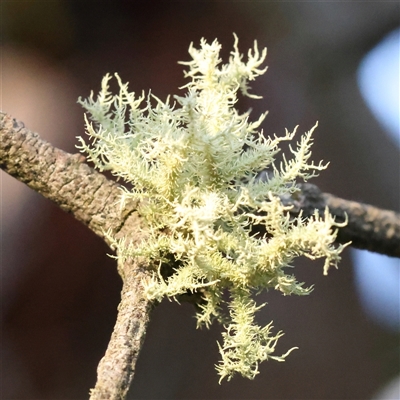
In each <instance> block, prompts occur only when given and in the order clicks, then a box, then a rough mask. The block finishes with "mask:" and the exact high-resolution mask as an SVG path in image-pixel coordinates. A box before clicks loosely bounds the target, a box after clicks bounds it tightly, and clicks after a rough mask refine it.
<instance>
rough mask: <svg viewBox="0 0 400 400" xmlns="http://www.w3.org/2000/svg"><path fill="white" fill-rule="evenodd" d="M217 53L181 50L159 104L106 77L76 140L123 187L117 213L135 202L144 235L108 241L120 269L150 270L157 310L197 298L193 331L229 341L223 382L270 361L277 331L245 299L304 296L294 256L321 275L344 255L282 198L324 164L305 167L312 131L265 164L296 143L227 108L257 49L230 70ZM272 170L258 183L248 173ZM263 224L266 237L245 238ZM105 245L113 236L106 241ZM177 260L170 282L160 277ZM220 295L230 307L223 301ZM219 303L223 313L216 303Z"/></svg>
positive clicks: (328, 222) (329, 231) (249, 73)
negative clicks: (178, 77) (213, 327)
mask: <svg viewBox="0 0 400 400" xmlns="http://www.w3.org/2000/svg"><path fill="white" fill-rule="evenodd" d="M220 48H221V46H220V44H219V43H218V42H217V41H214V42H213V43H212V44H208V43H206V41H205V40H201V46H200V49H196V48H194V47H193V45H191V46H190V48H189V53H190V55H191V57H192V60H191V61H189V62H184V63H182V64H184V65H186V66H188V68H189V69H188V71H187V72H186V74H185V75H186V77H189V78H191V81H190V82H189V83H188V84H187V85H186V86H185V88H186V89H187V93H186V95H184V96H174V99H175V100H174V102H173V103H172V102H171V100H170V99H169V98H168V99H167V100H166V102H163V101H161V100H160V99H158V98H156V97H155V96H153V95H148V96H147V97H145V96H144V95H142V96H140V97H138V98H137V97H135V94H134V93H130V92H129V91H128V86H127V84H124V83H122V82H121V80H120V78H119V76H118V75H115V76H116V78H117V81H118V84H119V87H120V89H119V94H117V95H112V94H111V93H110V91H109V86H108V82H109V80H110V79H111V77H110V76H109V75H107V76H105V77H104V79H103V82H102V89H101V92H100V94H99V95H98V97H97V99H96V100H95V99H94V98H93V94H92V95H91V96H90V98H89V99H88V100H85V101H81V100H80V103H81V104H82V105H83V106H84V108H85V109H86V110H87V111H88V113H89V114H90V119H91V120H92V121H94V125H93V124H92V123H90V122H89V121H88V120H87V119H86V124H87V133H88V134H89V136H90V137H91V139H92V140H91V143H90V144H86V143H85V142H84V140H83V139H80V140H81V146H80V148H81V150H82V151H84V152H86V154H87V155H88V159H89V160H91V161H93V162H94V164H95V166H96V167H97V168H98V169H100V170H101V171H103V170H110V171H111V172H112V173H113V174H114V175H116V176H117V177H119V178H122V179H123V180H124V181H126V182H128V183H130V184H132V186H133V188H132V189H127V188H126V189H124V190H123V193H122V196H121V207H123V205H124V202H125V201H126V200H127V199H128V198H133V199H139V200H142V202H141V205H140V209H139V211H140V213H141V215H142V216H143V217H144V218H145V219H146V221H147V223H148V226H149V229H150V236H149V238H148V240H146V241H145V242H143V243H142V244H141V245H140V246H138V247H133V246H131V245H130V244H129V243H126V242H125V241H124V240H122V241H114V245H115V247H116V248H117V254H118V258H119V263H122V262H123V261H124V259H126V258H127V257H145V258H146V259H147V260H148V261H149V262H150V264H151V265H157V266H158V267H157V268H156V270H155V272H154V274H153V276H152V278H151V279H149V280H148V281H147V282H144V284H145V288H146V294H147V296H148V298H149V299H152V300H161V299H162V298H164V297H166V296H167V297H170V298H171V297H175V296H178V295H181V294H185V293H187V292H194V291H201V293H202V296H203V302H202V303H201V304H200V311H199V312H198V314H197V321H198V326H201V325H205V326H207V327H208V326H209V325H210V324H211V323H212V322H213V320H215V319H216V320H219V321H220V322H221V323H222V324H223V325H224V326H225V329H226V331H225V332H224V333H223V334H222V335H223V343H222V344H219V349H220V352H221V356H222V360H221V362H220V364H219V365H218V366H217V370H218V373H219V374H220V376H221V379H223V378H224V377H227V378H228V380H229V379H230V378H231V377H232V375H233V374H234V373H235V372H239V373H241V374H242V375H243V376H245V377H247V378H251V379H252V378H254V376H255V375H256V374H257V373H258V365H259V363H260V362H261V361H264V360H266V359H268V358H272V359H275V360H278V361H283V360H284V358H285V356H286V355H287V354H288V353H289V352H290V351H289V352H288V353H286V354H284V355H282V356H273V355H272V354H273V352H274V350H275V346H276V342H277V340H278V338H279V337H280V336H282V333H281V332H279V333H277V334H272V333H271V330H272V326H271V324H268V325H267V326H265V327H261V326H259V325H257V323H256V322H255V321H254V316H255V313H256V311H258V310H259V309H260V308H261V307H263V305H257V304H256V302H255V300H254V295H255V294H257V293H259V292H260V291H262V290H263V289H270V288H272V289H276V290H279V291H281V292H282V293H283V294H285V295H290V294H297V295H306V294H308V293H310V291H311V288H305V287H303V283H299V282H297V281H296V278H295V277H294V276H293V275H292V274H289V273H288V272H287V271H286V270H287V268H288V267H290V266H292V263H293V260H294V259H295V258H296V257H299V256H306V257H309V258H310V259H316V258H321V257H322V258H325V266H324V273H325V274H326V273H327V271H328V268H329V267H330V266H331V265H334V266H336V264H337V262H338V261H339V259H340V256H339V254H340V252H341V250H342V247H340V246H339V247H336V248H335V247H334V245H333V242H334V240H335V237H336V231H335V226H338V225H337V224H336V223H335V221H334V220H333V218H332V217H331V215H330V214H329V213H328V212H327V211H326V212H325V215H324V217H323V218H321V217H320V216H319V215H318V213H315V215H314V216H313V217H312V218H309V219H305V218H302V217H301V216H300V217H298V218H296V219H291V218H290V216H289V213H288V210H289V207H285V206H284V205H283V204H282V202H281V200H280V196H282V195H285V194H288V193H294V192H295V191H296V190H298V189H297V188H296V179H297V180H298V179H301V180H303V181H306V180H307V179H309V178H311V177H313V176H315V175H316V174H317V172H318V171H320V170H322V169H324V168H325V166H324V165H322V164H318V165H315V164H313V163H312V162H309V158H310V156H311V152H310V146H311V144H312V137H311V135H312V132H313V130H314V128H315V127H314V128H313V129H311V131H310V132H308V133H306V134H305V135H304V136H303V137H302V138H301V139H300V142H299V143H297V148H296V149H292V148H291V152H292V153H293V157H292V158H291V159H289V160H287V159H286V158H283V160H284V161H283V162H282V163H281V165H280V166H279V168H278V167H277V166H276V165H275V164H274V160H275V157H276V154H277V153H278V152H279V144H280V142H282V141H287V140H291V139H292V138H293V136H294V134H295V132H293V133H289V132H288V131H286V134H285V135H284V136H282V137H277V136H273V137H264V135H263V134H262V132H261V133H260V132H258V131H257V129H258V128H259V126H260V124H261V122H262V121H263V119H264V118H265V115H266V114H263V115H261V117H260V118H259V119H258V120H257V121H255V122H250V121H249V113H244V114H240V113H239V112H238V111H237V110H236V109H235V108H234V105H235V103H236V101H237V93H238V91H239V90H240V91H241V92H242V94H244V95H246V96H249V97H253V98H256V97H257V96H254V95H250V94H249V92H248V90H249V87H248V85H247V83H248V81H251V80H253V79H255V78H256V77H257V76H259V75H261V74H263V73H264V72H265V70H266V69H260V66H261V64H262V63H263V62H264V59H265V56H266V51H265V50H263V51H262V53H261V54H260V53H259V51H258V48H257V45H256V43H255V45H254V49H253V50H250V51H249V52H248V57H247V62H244V61H243V57H242V55H241V54H240V53H239V51H238V46H237V38H236V36H235V44H234V50H233V51H232V52H231V57H230V60H229V63H227V64H224V65H220V59H219V52H220ZM265 169H269V170H270V173H269V174H268V175H267V178H266V179H264V180H261V179H257V174H259V173H260V172H261V171H263V170H265ZM254 225H258V226H263V228H264V229H265V231H266V235H265V236H264V237H257V236H255V235H253V234H252V228H253V226H254ZM110 235H111V236H112V234H110ZM171 260H173V261H174V264H173V265H174V266H175V269H174V270H173V273H171V274H169V275H166V274H165V271H163V270H162V269H163V268H164V267H165V264H166V263H168V262H169V263H171ZM226 292H228V293H229V300H226V297H224V296H225V294H226ZM226 302H227V303H228V307H227V310H226V307H224V304H226Z"/></svg>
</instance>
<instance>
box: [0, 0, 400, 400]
mask: <svg viewBox="0 0 400 400" xmlns="http://www.w3.org/2000/svg"><path fill="white" fill-rule="evenodd" d="M0 11H1V20H0V23H1V38H2V43H1V79H0V83H1V90H0V95H1V97H0V103H1V104H0V106H1V109H2V110H3V111H6V112H8V113H10V114H12V115H13V116H14V117H15V118H17V119H20V120H22V121H24V123H25V125H26V126H27V127H28V128H30V129H32V130H34V131H37V132H39V133H40V135H41V136H42V137H43V138H45V139H46V140H49V141H50V142H51V143H53V144H54V145H56V146H58V147H60V148H63V149H65V150H66V151H70V152H75V151H76V150H75V145H76V143H77V141H76V136H79V135H83V134H84V124H83V112H82V109H81V108H80V106H79V105H78V104H77V103H76V100H77V98H78V97H79V96H83V97H87V96H88V95H89V94H90V91H91V90H94V91H95V92H96V91H98V90H99V87H100V81H101V78H102V76H103V75H105V74H106V73H108V72H110V73H113V72H118V73H119V74H120V76H121V77H122V79H123V80H124V81H129V82H130V89H131V90H134V91H136V92H139V93H140V92H141V91H142V90H144V91H148V90H150V89H151V91H152V93H154V94H155V95H157V96H158V97H160V98H161V99H165V97H166V96H167V95H168V94H179V93H180V91H179V90H178V89H177V88H178V87H179V86H182V85H183V84H185V80H184V78H183V73H182V66H181V65H178V64H177V61H178V60H188V59H189V58H188V57H189V56H188V53H187V49H188V46H189V44H190V42H193V43H194V44H195V45H198V43H199V41H200V38H201V37H205V38H206V39H207V40H209V41H211V40H213V39H215V38H218V40H219V41H220V42H221V43H222V45H223V51H222V56H223V59H224V60H225V61H226V60H227V58H228V56H229V52H230V50H231V48H232V45H233V35H232V33H233V32H235V33H236V34H237V35H238V36H239V38H240V42H239V46H240V49H241V50H242V51H243V52H244V53H245V52H247V49H248V48H249V47H250V46H252V45H253V41H254V40H255V39H256V40H257V41H258V44H259V46H260V47H268V56H267V64H268V66H269V69H268V71H267V73H266V74H265V75H264V76H262V77H260V78H258V80H257V81H255V82H254V83H253V85H252V86H253V92H254V93H256V94H259V95H262V96H263V100H261V101H260V100H251V101H248V100H243V101H241V103H240V107H243V108H244V109H247V108H250V107H251V108H252V109H253V115H254V118H256V117H257V116H258V115H259V114H260V113H261V112H263V111H265V110H269V115H268V117H267V119H266V121H265V123H264V125H263V128H264V132H265V134H267V135H268V134H273V133H276V134H278V135H279V134H282V133H283V132H284V129H285V128H288V129H289V130H292V129H293V128H294V127H295V126H296V125H300V128H299V129H300V131H306V130H309V129H310V128H311V127H312V126H313V125H314V123H315V121H317V120H318V121H319V127H318V130H317V133H316V135H315V145H314V152H313V155H314V159H315V160H316V161H319V160H321V159H323V160H324V161H330V166H329V168H328V169H327V170H326V171H324V172H323V173H322V174H321V176H320V177H319V178H316V179H314V183H316V184H317V185H318V186H319V187H320V188H321V189H322V190H323V191H326V192H331V193H334V194H336V195H338V196H341V197H343V198H347V199H351V200H356V201H362V202H366V203H370V204H373V205H376V206H379V207H383V208H388V209H393V210H396V211H399V192H400V191H399V182H400V179H399V147H398V145H397V144H396V136H397V137H398V115H397V125H396V124H395V125H394V130H393V128H390V127H389V128H388V127H387V121H386V119H385V118H387V117H385V116H383V117H382V115H380V114H379V112H377V111H376V109H374V108H372V111H371V109H370V108H369V104H370V100H366V99H367V98H368V93H367V92H368V90H369V93H370V94H369V98H371V97H372V98H378V99H382V98H387V96H386V97H385V93H387V92H388V91H391V92H392V93H394V99H395V100H394V101H396V99H397V102H398V97H399V88H398V74H397V81H396V79H394V81H389V87H388V88H387V87H386V89H385V86H384V84H383V83H379V82H382V81H380V80H379V79H380V78H382V77H388V76H389V74H388V73H387V72H386V70H385V69H384V68H385V67H386V66H387V65H390V66H392V67H393V63H394V64H395V65H394V70H395V71H396V68H397V72H399V71H398V69H399V67H398V63H399V60H398V58H399V56H398V51H399V39H398V34H397V36H395V39H394V47H392V52H391V53H390V54H392V56H393V48H394V54H397V58H396V56H395V57H394V61H393V57H392V59H391V60H390V59H389V58H386V59H384V58H381V59H380V61H378V67H379V68H381V69H376V68H375V69H373V68H372V67H371V68H372V69H371V68H369V69H368V68H367V67H368V65H370V64H366V63H367V61H366V60H367V59H366V58H365V57H366V56H367V55H368V54H369V52H370V51H371V50H373V49H374V48H376V46H379V43H380V42H381V41H382V40H385V38H387V35H390V34H392V35H393V31H394V30H396V29H398V27H399V25H400V21H399V16H400V3H399V2H378V1H377V2H356V1H354V2H350V1H347V2H325V1H318V2H300V1H299V2H269V1H241V2H236V1H202V2H200V1H181V2H179V1H178V2H176V1H120V0H114V1H108V2H104V1H101V2H97V1H81V0H70V1H62V0H53V1H23V2H21V1H2V2H1V4H0ZM394 35H396V33H395V34H394ZM396 38H397V39H396ZM396 45H397V53H396ZM396 62H397V64H396ZM365 65H367V67H366V66H365ZM392 69H393V68H392ZM368 70H369V71H370V74H369V75H368V73H367V72H365V71H368ZM371 71H372V72H371ZM395 75H396V74H395ZM363 82H364V83H363ZM365 82H370V83H371V82H373V83H375V86H373V87H372V88H371V87H370V89H366V88H367V86H365ZM386 82H388V80H387V79H386ZM360 85H361V87H362V88H363V89H361V90H360ZM382 93H383V94H382ZM363 95H364V96H366V97H365V98H363ZM378 95H380V96H383V97H378ZM378 103H380V104H382V103H383V104H385V103H384V100H380V101H379V102H378ZM397 104H398V103H397ZM384 108H385V109H387V108H388V106H386V107H384ZM395 108H396V107H395ZM397 108H398V105H397ZM385 121H386V122H385ZM395 121H396V120H395ZM396 126H397V128H396ZM388 129H389V130H390V129H392V131H393V132H394V138H393V136H390V135H388V134H387V133H388ZM396 129H397V132H396ZM1 185H2V188H1V285H2V286H1V323H2V325H1V332H2V336H1V343H0V344H1V398H2V399H85V398H87V397H88V391H89V388H90V387H93V385H94V382H95V378H96V366H97V363H98V361H99V359H100V358H101V356H102V355H103V354H104V351H105V348H106V345H107V342H108V339H109V336H110V334H111V331H112V328H113V324H114V320H115V316H116V308H117V305H118V300H119V291H120V289H121V281H120V278H119V276H118V274H117V271H116V268H115V267H116V266H115V263H114V261H113V260H112V259H110V258H109V257H107V256H106V253H107V252H108V249H107V247H106V246H105V245H104V244H103V243H102V241H101V240H100V239H98V238H97V237H95V236H94V235H93V234H92V233H91V232H89V231H88V230H87V229H86V228H85V227H84V226H83V225H81V224H80V223H78V222H77V221H75V220H74V219H73V218H72V217H71V216H70V215H67V214H65V213H63V212H62V211H60V210H59V209H58V208H57V207H56V206H54V205H53V204H52V203H51V202H50V201H47V200H45V199H44V198H42V197H41V196H39V195H38V194H36V193H34V192H33V191H31V190H30V189H28V188H26V187H25V186H24V185H22V184H20V183H19V182H17V181H15V180H14V179H13V178H10V177H9V176H7V175H6V174H5V173H3V172H1ZM386 259H387V261H389V262H391V265H390V266H388V264H386V263H385V257H376V258H373V259H371V258H369V256H368V254H367V253H366V252H353V251H351V250H350V249H347V250H346V251H345V252H344V254H343V261H342V263H341V264H340V268H339V269H338V270H332V271H331V272H330V274H329V276H328V277H324V276H323V275H322V266H321V263H318V262H317V263H313V262H310V261H306V260H299V262H298V263H296V270H295V271H296V274H297V276H298V278H299V280H301V281H305V282H306V283H307V284H309V285H315V289H314V292H313V293H312V294H311V295H310V296H307V297H302V298H296V297H284V296H282V295H280V294H277V293H273V292H269V293H266V294H264V295H263V296H262V299H261V301H266V302H268V306H267V307H265V308H264V309H263V310H262V312H260V313H259V316H258V317H259V322H260V323H267V322H269V321H270V320H273V321H274V325H275V327H276V330H283V331H284V332H285V333H286V334H285V336H284V337H283V338H282V339H281V340H280V344H279V346H278V349H277V352H282V353H283V352H285V351H286V350H287V349H288V348H290V347H293V346H298V347H299V348H300V349H299V350H297V351H295V352H293V353H292V354H291V355H290V357H288V359H287V360H286V362H284V363H277V362H274V361H269V362H265V363H263V364H262V365H261V367H260V374H259V375H258V376H257V378H256V379H255V380H254V381H248V380H245V379H243V378H241V377H235V378H234V379H233V380H232V381H231V382H229V383H227V382H224V383H223V384H222V385H219V384H218V377H217V375H216V373H215V371H214V364H215V363H217V362H218V360H219V354H218V349H217V344H216V341H217V340H218V339H219V337H220V328H219V327H218V326H214V327H213V328H212V329H211V330H210V331H207V330H196V329H195V319H194V318H193V316H194V309H193V307H192V306H191V305H189V304H183V305H181V306H179V305H178V304H176V303H174V302H168V301H164V302H163V303H162V304H161V305H160V306H159V307H157V308H156V310H155V311H154V313H153V315H152V320H151V323H150V327H149V330H148V334H147V337H146V342H145V345H144V348H143V352H142V354H141V356H140V359H139V362H138V365H137V373H136V376H135V380H134V383H133V386H132V389H131V391H130V395H129V398H130V399H261V398H263V399H351V400H354V399H372V398H374V399H375V398H376V399H378V398H381V399H383V398H386V399H391V400H393V399H398V398H399V382H398V381H396V380H395V379H396V376H398V374H399V356H400V343H399V339H400V336H399V325H400V323H399V308H398V307H399V306H398V303H399V264H398V260H394V259H389V258H386ZM385 271H386V272H387V271H392V274H391V275H385V274H384V272H385ZM367 275H368V276H370V277H371V279H370V280H369V281H368V280H366V279H365V277H366V276H367ZM371 280H372V282H373V283H372V285H371V283H370V282H371ZM371 289H372V292H371ZM389 289H390V290H389ZM369 290H370V291H369ZM382 292H383V293H386V294H388V293H391V295H390V296H386V297H385V298H383V300H382V295H381V293H382ZM373 296H376V297H373ZM388 298H389V300H388ZM378 303H379V304H382V307H381V308H379V307H378V306H377V304H378ZM379 304H378V305H379ZM371 306H372V308H371ZM385 310H386V311H388V310H389V313H386V314H388V315H386V314H385V313H384V311H385ZM385 315H386V316H385ZM387 385H389V386H387ZM390 385H391V386H390ZM385 390H386V392H385ZM390 390H391V392H390ZM385 396H386V397H385Z"/></svg>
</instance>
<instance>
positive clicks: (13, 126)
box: [0, 113, 152, 400]
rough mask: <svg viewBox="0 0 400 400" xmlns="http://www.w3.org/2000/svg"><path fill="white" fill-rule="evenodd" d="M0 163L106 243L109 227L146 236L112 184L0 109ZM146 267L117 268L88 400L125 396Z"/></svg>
mask: <svg viewBox="0 0 400 400" xmlns="http://www.w3.org/2000/svg"><path fill="white" fill-rule="evenodd" d="M0 167H1V168H2V169H3V170H4V171H6V172H8V173H9V174H10V175H12V176H14V177H15V178H16V179H18V180H20V181H21V182H24V183H26V184H27V185H28V186H29V187H30V188H32V189H33V190H36V191H37V192H39V193H40V194H42V195H43V196H44V197H46V198H48V199H50V200H52V201H54V202H55V203H56V204H58V205H59V206H60V207H61V208H62V209H63V210H65V211H67V212H70V213H71V214H73V215H74V217H75V218H77V219H78V220H79V221H82V222H83V223H84V224H86V225H87V226H88V227H89V228H90V229H91V230H92V231H93V232H94V233H96V235H98V236H100V237H102V238H103V239H104V240H105V241H106V242H107V243H108V239H107V237H106V236H105V232H106V231H107V230H109V229H111V230H112V231H113V232H114V234H115V236H116V237H117V238H119V237H125V238H126V239H127V240H128V241H132V242H133V243H138V242H140V241H141V240H143V239H144V238H145V236H146V230H145V226H144V225H143V221H142V220H141V219H140V217H139V216H138V214H137V211H136V210H137V204H136V203H131V204H127V207H125V209H124V210H122V212H121V210H120V207H119V202H118V200H119V196H120V191H119V186H118V185H117V184H116V183H114V182H112V181H110V180H108V179H107V178H106V177H105V176H104V175H102V174H100V173H98V172H96V171H95V170H93V169H92V168H90V167H89V166H88V165H87V164H85V163H84V157H83V156H81V155H79V154H75V155H72V154H69V153H66V152H64V151H62V150H60V149H57V148H55V147H53V146H52V145H51V144H50V143H48V142H46V141H44V140H42V139H41V138H40V137H39V135H38V134H36V133H34V132H31V131H30V130H28V129H26V128H25V127H24V125H23V124H22V123H21V122H19V121H16V120H15V119H12V118H11V117H10V116H9V115H7V114H4V113H0ZM139 228H140V229H139ZM108 244H110V243H108ZM146 267H147V266H146V265H145V264H143V263H141V264H139V263H137V262H136V263H135V262H133V261H132V260H129V261H127V262H126V263H125V264H124V265H123V266H120V270H121V272H123V274H122V275H123V287H122V292H121V302H120V304H119V307H118V316H117V321H116V324H115V327H114V331H113V333H112V336H111V339H110V342H109V343H108V347H107V351H106V354H105V355H104V357H103V358H102V360H101V361H100V364H99V367H98V371H97V372H98V375H97V383H96V386H95V388H94V389H93V390H92V393H91V400H97V399H110V400H114V399H115V400H117V399H118V400H120V399H123V398H125V397H126V394H127V392H128V389H129V385H130V383H131V381H132V378H133V374H134V370H135V364H136V361H137V358H138V355H139V352H140V349H141V347H142V344H143V341H144V336H145V333H146V328H147V324H148V321H149V314H150V310H151V306H152V305H151V303H150V302H149V301H148V300H147V299H146V297H145V296H144V290H143V285H142V280H143V278H144V277H145V276H146V274H149V268H146Z"/></svg>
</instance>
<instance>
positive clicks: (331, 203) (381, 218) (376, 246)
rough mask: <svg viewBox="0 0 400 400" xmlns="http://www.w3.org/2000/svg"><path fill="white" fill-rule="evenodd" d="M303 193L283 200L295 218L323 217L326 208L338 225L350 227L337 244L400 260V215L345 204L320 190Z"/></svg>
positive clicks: (342, 231)
mask: <svg viewBox="0 0 400 400" xmlns="http://www.w3.org/2000/svg"><path fill="white" fill-rule="evenodd" d="M299 189H300V192H298V193H296V194H295V195H294V196H292V197H287V198H284V199H282V200H283V202H284V203H285V204H288V205H293V209H292V210H291V214H292V215H298V214H299V212H300V210H302V213H303V216H305V217H307V216H311V215H312V214H313V213H314V211H315V210H316V209H317V210H318V211H319V212H320V214H322V215H323V213H324V210H325V208H326V207H328V208H329V212H330V213H331V214H332V215H333V216H334V217H335V219H336V221H337V222H339V223H340V222H344V221H346V219H347V225H346V226H344V227H343V228H339V229H338V236H337V238H336V242H337V243H343V244H344V243H348V242H350V241H351V245H352V246H353V247H356V248H359V249H363V250H370V251H373V252H376V253H381V254H386V255H388V256H392V257H400V214H399V213H396V212H394V211H389V210H382V209H380V208H377V207H374V206H370V205H368V204H363V203H358V202H355V201H349V200H344V199H341V198H339V197H336V196H334V195H332V194H329V193H322V192H321V191H320V190H319V189H318V187H317V186H315V185H312V184H309V183H303V184H300V185H299Z"/></svg>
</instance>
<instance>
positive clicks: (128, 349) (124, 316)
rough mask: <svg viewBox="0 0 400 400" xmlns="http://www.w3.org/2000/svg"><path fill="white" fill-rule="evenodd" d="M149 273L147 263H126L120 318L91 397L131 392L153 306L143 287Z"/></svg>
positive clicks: (110, 399) (116, 397)
mask: <svg viewBox="0 0 400 400" xmlns="http://www.w3.org/2000/svg"><path fill="white" fill-rule="evenodd" d="M147 273H148V270H146V266H145V265H144V266H143V265H140V264H137V263H135V262H131V263H126V264H125V266H124V275H125V279H124V285H123V288H122V292H121V302H120V304H119V306H118V317H117V321H116V323H115V326H114V331H113V333H112V335H111V339H110V342H109V343H108V346H107V350H106V353H105V355H104V357H103V358H102V359H101V361H100V363H99V366H98V368H97V382H96V386H95V388H94V389H92V390H91V393H90V400H99V399H107V400H120V399H125V398H126V396H127V394H128V390H129V387H130V384H131V382H132V379H133V375H134V372H135V365H136V361H137V359H138V357H139V352H140V349H141V348H142V345H143V341H144V336H145V333H146V328H147V324H148V322H149V314H150V310H151V308H152V304H151V303H150V302H149V301H148V300H147V298H146V297H145V296H144V292H143V287H142V280H143V279H144V278H145V277H146V275H147Z"/></svg>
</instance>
